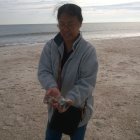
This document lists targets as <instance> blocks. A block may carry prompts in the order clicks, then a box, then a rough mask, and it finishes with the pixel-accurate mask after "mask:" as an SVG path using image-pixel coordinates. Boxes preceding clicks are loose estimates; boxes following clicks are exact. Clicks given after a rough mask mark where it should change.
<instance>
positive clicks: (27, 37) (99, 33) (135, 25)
mask: <svg viewBox="0 0 140 140" xmlns="http://www.w3.org/2000/svg"><path fill="white" fill-rule="evenodd" d="M80 30H81V33H82V35H83V37H84V38H85V39H87V40H88V39H108V38H122V37H134V36H140V22H114V23H83V24H82V27H81V29H80ZM58 32H59V30H58V28H57V24H26V25H0V47H3V46H14V45H22V44H36V43H45V42H47V41H48V40H49V39H51V38H53V37H54V36H55V35H56V34H57V33H58Z"/></svg>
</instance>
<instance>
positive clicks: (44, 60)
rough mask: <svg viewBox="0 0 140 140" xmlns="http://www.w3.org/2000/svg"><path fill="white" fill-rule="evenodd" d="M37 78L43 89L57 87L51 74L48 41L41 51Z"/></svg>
mask: <svg viewBox="0 0 140 140" xmlns="http://www.w3.org/2000/svg"><path fill="white" fill-rule="evenodd" d="M38 79H39V81H40V83H41V85H42V87H43V88H44V89H45V90H48V89H49V88H53V87H57V82H56V80H55V78H54V76H53V71H52V62H51V43H50V42H48V43H47V44H46V45H45V47H44V48H43V51H42V53H41V57H40V61H39V66H38Z"/></svg>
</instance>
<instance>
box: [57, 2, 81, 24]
mask: <svg viewBox="0 0 140 140" xmlns="http://www.w3.org/2000/svg"><path fill="white" fill-rule="evenodd" d="M81 11H82V10H81V8H80V7H79V6H78V5H76V4H72V3H68V4H64V5H62V6H61V7H59V9H58V13H57V20H59V18H60V16H61V15H62V14H63V13H65V14H67V15H70V16H76V17H77V19H78V20H79V21H80V22H81V23H82V21H83V16H82V12H81Z"/></svg>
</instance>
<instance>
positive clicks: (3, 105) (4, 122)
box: [0, 37, 140, 140]
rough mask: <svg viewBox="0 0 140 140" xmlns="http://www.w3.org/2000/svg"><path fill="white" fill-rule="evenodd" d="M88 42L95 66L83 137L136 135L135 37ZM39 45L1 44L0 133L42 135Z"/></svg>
mask: <svg viewBox="0 0 140 140" xmlns="http://www.w3.org/2000/svg"><path fill="white" fill-rule="evenodd" d="M90 43H92V44H93V45H94V46H95V48H96V51H97V56H98V61H99V72H98V77H97V84H96V90H95V94H94V98H95V99H94V101H95V102H94V114H93V116H92V118H91V120H90V121H89V124H88V126H87V131H86V140H103V139H104V140H112V139H113V140H124V139H140V121H139V118H140V110H139V107H140V94H139V93H140V88H139V84H140V76H139V75H140V37H127V38H117V39H116V38H115V39H114V38H113V39H104V40H94V39H90ZM43 46H44V43H41V44H29V45H22V46H19V45H17V46H12V47H10V46H8V47H0V56H1V59H0V65H1V67H0V73H1V76H0V114H1V117H0V128H1V129H0V135H1V139H4V140H9V139H11V140H16V139H17V140H42V139H44V134H45V128H46V124H47V106H46V105H44V104H43V97H44V90H43V89H42V88H41V86H40V84H39V82H38V80H37V67H38V61H39V57H40V54H41V51H42V49H43ZM63 140H67V136H65V135H64V137H63Z"/></svg>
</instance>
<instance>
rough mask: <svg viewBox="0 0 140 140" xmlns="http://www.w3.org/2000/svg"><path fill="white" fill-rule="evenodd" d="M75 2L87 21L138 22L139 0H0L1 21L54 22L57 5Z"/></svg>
mask: <svg viewBox="0 0 140 140" xmlns="http://www.w3.org/2000/svg"><path fill="white" fill-rule="evenodd" d="M64 3H75V4H78V5H79V6H80V7H81V8H82V14H83V18H84V21H83V22H85V23H87V22H93V23H95V22H140V16H139V15H140V0H0V25H6V24H50V23H57V20H56V14H57V8H58V7H59V6H60V5H62V4H64Z"/></svg>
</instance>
